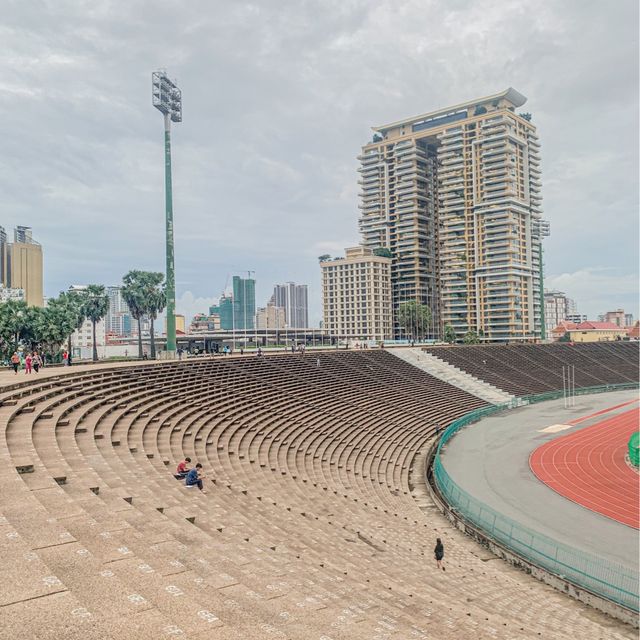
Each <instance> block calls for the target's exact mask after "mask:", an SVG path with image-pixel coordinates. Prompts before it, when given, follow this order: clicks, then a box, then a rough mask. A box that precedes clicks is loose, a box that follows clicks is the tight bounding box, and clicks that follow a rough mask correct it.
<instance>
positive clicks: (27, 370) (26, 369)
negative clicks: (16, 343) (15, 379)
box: [24, 353, 33, 375]
mask: <svg viewBox="0 0 640 640" xmlns="http://www.w3.org/2000/svg"><path fill="white" fill-rule="evenodd" d="M32 364H33V356H32V355H31V353H27V355H26V357H25V359H24V373H25V375H28V374H30V373H31V365H32Z"/></svg>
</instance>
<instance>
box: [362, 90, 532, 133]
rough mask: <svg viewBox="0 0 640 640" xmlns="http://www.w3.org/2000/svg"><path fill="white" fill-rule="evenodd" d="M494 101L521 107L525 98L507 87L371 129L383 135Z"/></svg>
mask: <svg viewBox="0 0 640 640" xmlns="http://www.w3.org/2000/svg"><path fill="white" fill-rule="evenodd" d="M496 100H506V101H508V102H510V103H511V105H512V106H513V107H521V106H522V105H523V104H524V103H525V102H526V101H527V99H526V97H525V96H523V95H522V94H521V93H519V92H518V91H516V90H515V89H514V88H512V87H509V88H508V89H507V90H506V91H502V92H500V93H496V94H494V95H491V96H486V97H485V98H479V99H476V100H470V101H469V102H463V103H461V104H457V105H454V106H452V107H446V108H444V109H438V110H437V111H431V112H429V113H423V114H422V115H419V116H414V117H413V118H407V119H405V120H398V121H397V122H392V123H390V124H385V125H382V126H379V127H372V129H373V130H374V131H376V132H378V133H383V134H384V133H385V132H386V131H389V130H390V129H396V128H397V127H400V126H402V125H405V126H407V125H410V126H413V125H415V124H417V123H421V122H423V121H425V120H436V119H439V118H445V117H446V116H450V115H453V114H455V113H456V112H460V111H465V110H467V109H469V108H470V107H479V106H482V105H485V104H488V103H492V102H495V101H496Z"/></svg>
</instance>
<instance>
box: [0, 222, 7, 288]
mask: <svg viewBox="0 0 640 640" xmlns="http://www.w3.org/2000/svg"><path fill="white" fill-rule="evenodd" d="M7 252H8V245H7V232H6V231H5V230H4V227H0V283H2V285H4V286H5V287H6V286H7Z"/></svg>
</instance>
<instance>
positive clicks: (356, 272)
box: [320, 246, 393, 341]
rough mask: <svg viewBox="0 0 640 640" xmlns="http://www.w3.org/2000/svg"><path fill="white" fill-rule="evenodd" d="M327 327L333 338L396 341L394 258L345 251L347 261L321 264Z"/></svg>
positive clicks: (367, 251) (355, 249) (363, 250)
mask: <svg viewBox="0 0 640 640" xmlns="http://www.w3.org/2000/svg"><path fill="white" fill-rule="evenodd" d="M320 268H321V271H322V306H323V323H324V324H323V326H324V328H325V329H326V330H327V331H328V333H329V334H330V335H332V336H335V337H337V338H340V339H346V340H349V339H353V340H375V341H380V340H389V339H391V338H393V320H392V302H391V259H390V258H386V257H383V256H377V255H375V254H374V253H373V251H372V250H371V249H369V248H367V247H363V246H358V247H352V248H349V249H346V250H345V257H344V258H334V259H333V260H324V261H322V262H320Z"/></svg>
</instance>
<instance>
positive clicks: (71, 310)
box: [51, 289, 87, 353]
mask: <svg viewBox="0 0 640 640" xmlns="http://www.w3.org/2000/svg"><path fill="white" fill-rule="evenodd" d="M86 297H87V292H86V291H85V290H82V289H80V290H77V289H76V290H73V291H62V292H61V293H60V295H59V296H58V298H57V299H56V300H55V302H56V304H57V305H58V306H59V307H60V309H59V314H60V318H61V322H62V326H63V327H64V330H65V331H66V335H67V351H68V352H69V353H71V335H72V334H73V332H74V331H77V330H78V329H80V328H81V327H82V325H83V324H84V321H85V320H86V313H85V302H86ZM51 302H53V301H51Z"/></svg>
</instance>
